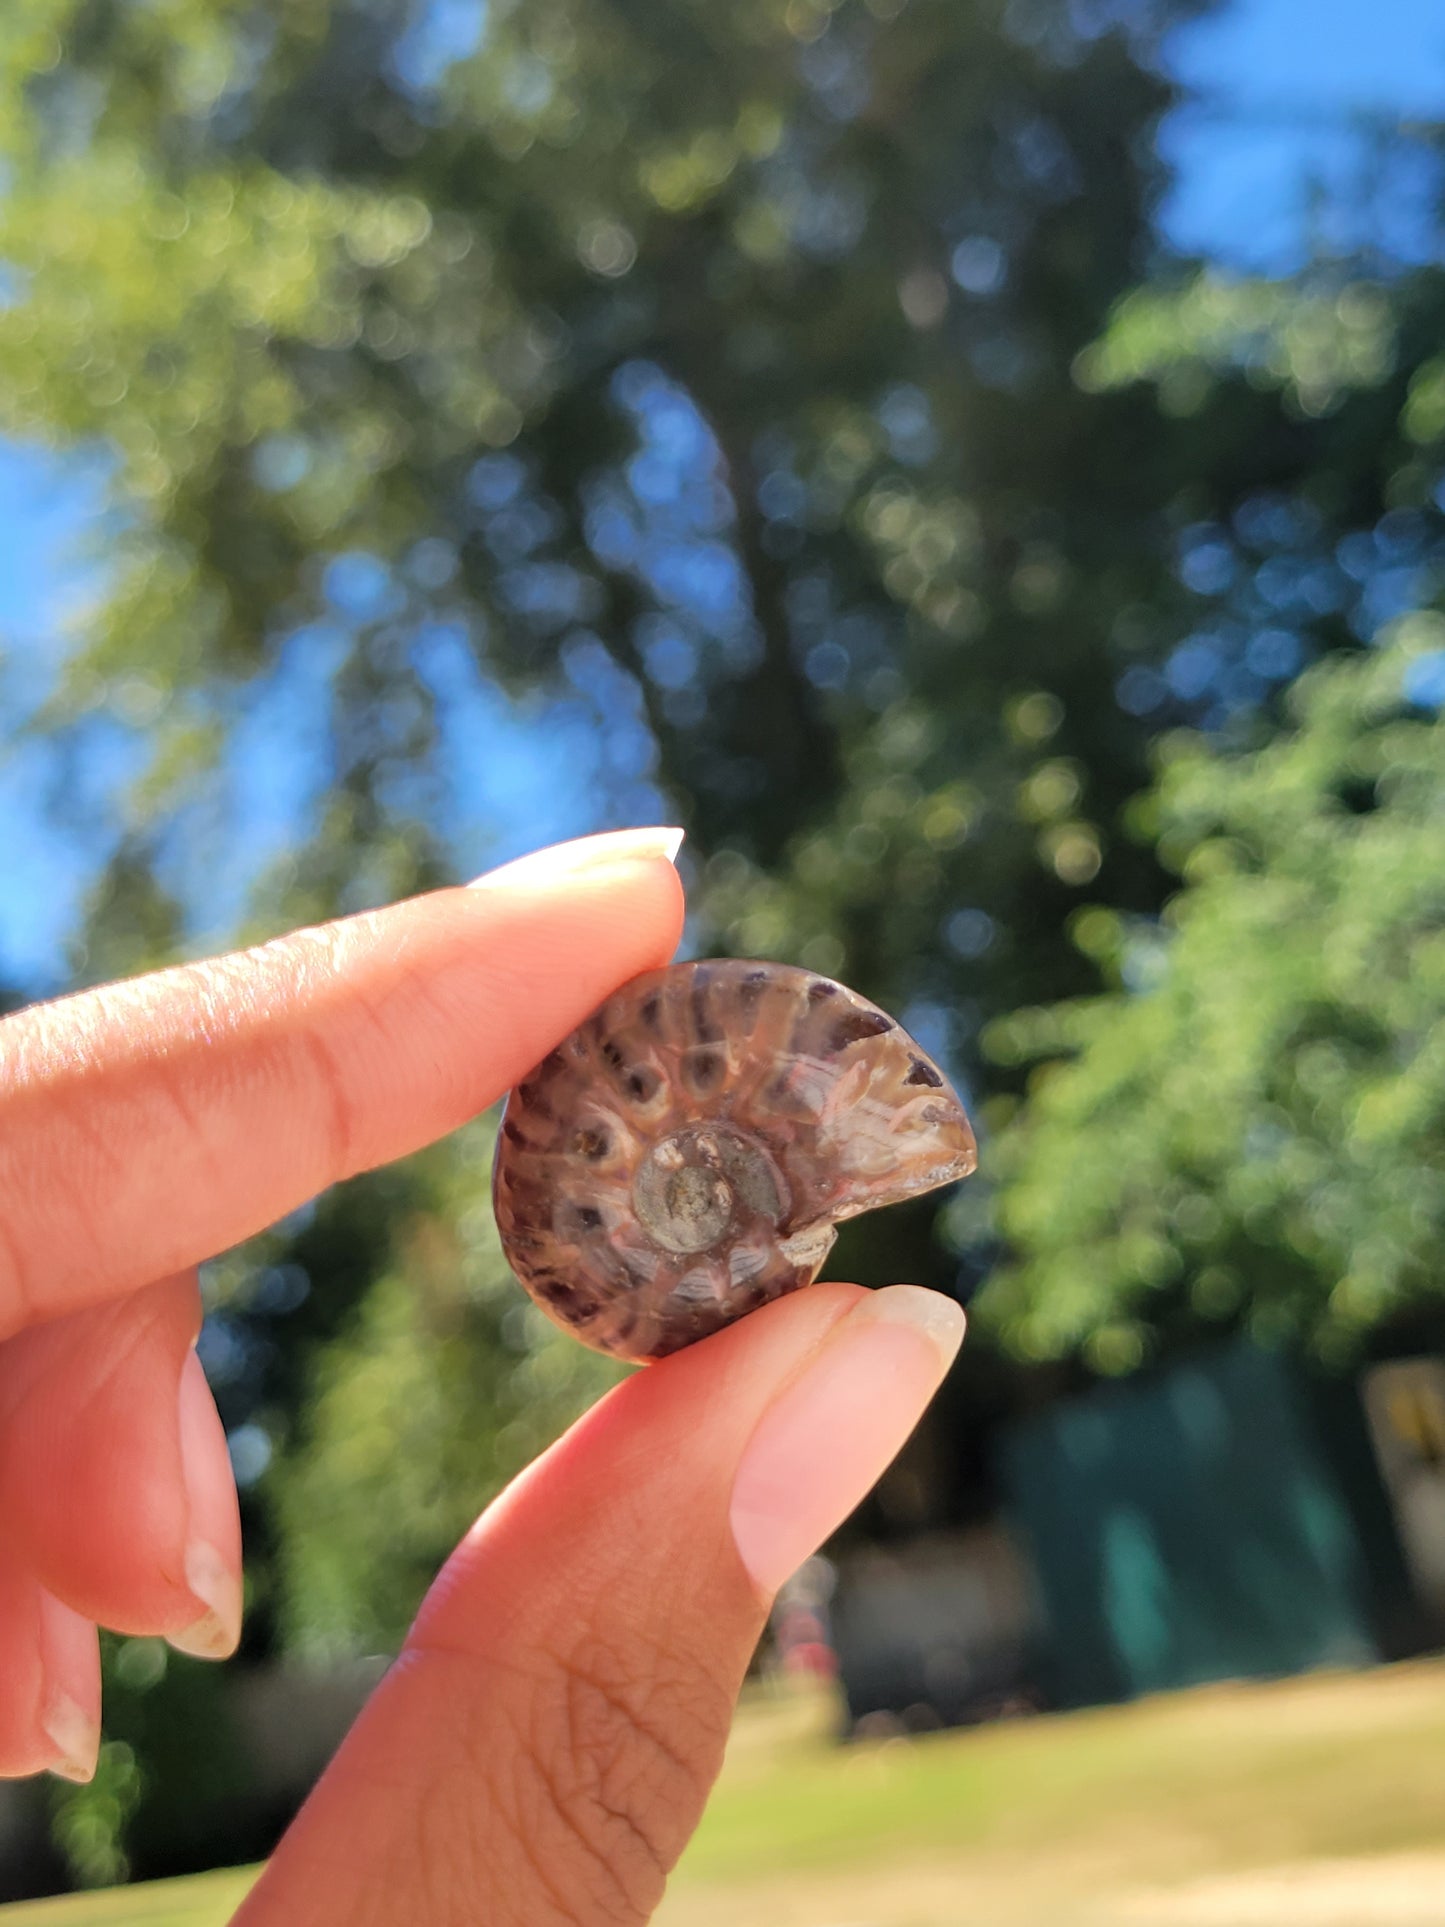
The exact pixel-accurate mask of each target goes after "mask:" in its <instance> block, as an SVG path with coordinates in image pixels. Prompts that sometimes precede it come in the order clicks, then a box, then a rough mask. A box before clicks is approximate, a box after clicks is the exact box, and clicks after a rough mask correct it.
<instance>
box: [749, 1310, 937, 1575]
mask: <svg viewBox="0 0 1445 1927" xmlns="http://www.w3.org/2000/svg"><path fill="white" fill-rule="evenodd" d="M963 1324H964V1320H963V1312H962V1310H961V1309H960V1308H959V1306H958V1305H956V1304H955V1303H954V1301H953V1300H952V1299H951V1298H944V1297H941V1296H940V1295H939V1293H938V1292H936V1291H924V1290H922V1289H921V1288H920V1287H919V1286H917V1285H892V1286H890V1287H889V1288H888V1289H887V1290H886V1291H875V1292H870V1293H869V1295H868V1296H867V1297H866V1298H864V1299H862V1300H861V1301H860V1303H859V1304H858V1306H857V1307H856V1308H855V1309H854V1310H853V1311H851V1312H850V1313H849V1314H848V1316H847V1317H846V1318H844V1319H842V1320H840V1321H839V1323H838V1324H836V1325H835V1326H834V1327H833V1329H832V1331H831V1332H830V1333H829V1334H828V1337H827V1339H826V1340H825V1342H824V1344H823V1346H822V1348H821V1349H820V1350H819V1351H818V1352H817V1353H815V1355H814V1356H813V1358H812V1359H811V1360H810V1361H809V1363H808V1364H807V1365H806V1366H805V1368H804V1370H803V1372H802V1375H801V1376H800V1377H799V1378H796V1379H794V1380H793V1382H792V1383H791V1384H790V1385H788V1386H787V1387H786V1389H785V1390H784V1391H783V1392H782V1393H781V1394H780V1395H779V1397H778V1399H777V1400H776V1401H775V1403H774V1404H773V1405H771V1406H770V1407H769V1408H768V1410H767V1411H766V1412H765V1413H764V1414H763V1416H762V1418H761V1419H760V1420H759V1422H758V1427H757V1430H756V1431H755V1432H754V1433H753V1436H752V1437H751V1439H749V1441H748V1443H747V1446H746V1448H745V1450H744V1452H743V1456H742V1460H741V1463H740V1464H739V1466H738V1472H737V1477H736V1479H735V1481H734V1483H733V1494H732V1507H731V1513H730V1517H731V1522H732V1530H733V1539H734V1541H735V1543H736V1545H737V1549H738V1553H739V1555H740V1557H741V1559H742V1562H743V1564H744V1565H745V1566H746V1567H747V1569H748V1571H749V1573H750V1574H751V1575H752V1577H753V1580H754V1581H755V1583H756V1584H757V1586H758V1587H759V1589H760V1590H761V1591H762V1592H764V1593H769V1594H771V1593H774V1592H776V1591H777V1589H778V1587H779V1586H781V1585H782V1583H783V1581H784V1580H785V1579H787V1578H788V1577H789V1576H790V1575H791V1574H792V1573H794V1572H796V1571H797V1569H798V1567H799V1566H801V1565H802V1563H803V1561H804V1560H805V1559H807V1558H809V1557H811V1555H812V1554H813V1553H814V1552H816V1551H817V1549H818V1547H819V1546H820V1545H821V1544H822V1543H823V1541H824V1540H825V1539H826V1538H827V1537H828V1535H829V1533H831V1532H833V1531H834V1530H835V1529H836V1528H837V1527H838V1526H840V1525H841V1524H842V1523H843V1521H844V1519H846V1518H847V1516H848V1514H849V1513H850V1512H851V1511H852V1510H853V1508H854V1507H855V1506H856V1505H857V1504H858V1503H859V1501H860V1500H861V1499H862V1498H863V1497H864V1496H865V1495H866V1494H867V1492H868V1491H869V1489H870V1488H871V1487H872V1486H873V1485H874V1484H875V1483H876V1481H877V1479H878V1478H879V1476H880V1474H881V1473H882V1472H883V1471H885V1470H886V1468H887V1467H888V1465H889V1464H890V1463H891V1461H892V1460H893V1459H894V1458H895V1457H896V1456H897V1454H898V1451H899V1449H900V1447H901V1446H902V1445H903V1442H904V1440H905V1439H906V1438H907V1437H908V1435H909V1433H910V1432H911V1431H912V1430H913V1428H914V1426H915V1425H917V1423H918V1421H919V1419H920V1418H921V1417H922V1416H923V1411H924V1408H925V1406H926V1405H927V1404H928V1401H929V1400H930V1399H931V1398H932V1397H933V1394H934V1393H935V1392H936V1391H937V1390H938V1387H939V1385H940V1384H941V1383H942V1380H943V1376H944V1373H945V1372H946V1371H947V1370H948V1368H949V1366H950V1365H951V1364H952V1363H953V1361H954V1359H955V1357H956V1356H957V1354H958V1348H959V1346H960V1344H961V1343H962V1342H963Z"/></svg>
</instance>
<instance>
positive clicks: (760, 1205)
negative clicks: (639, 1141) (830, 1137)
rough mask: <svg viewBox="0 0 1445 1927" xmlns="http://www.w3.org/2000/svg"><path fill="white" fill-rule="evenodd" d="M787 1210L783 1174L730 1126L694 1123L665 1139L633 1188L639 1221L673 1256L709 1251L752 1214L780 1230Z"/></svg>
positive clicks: (649, 1156)
mask: <svg viewBox="0 0 1445 1927" xmlns="http://www.w3.org/2000/svg"><path fill="white" fill-rule="evenodd" d="M787 1204H788V1198H787V1186H786V1184H785V1183H784V1181H783V1175H782V1173H781V1171H779V1169H778V1167H777V1165H776V1164H774V1162H773V1160H772V1159H771V1158H770V1157H769V1156H768V1153H767V1152H766V1151H765V1150H764V1149H763V1147H762V1145H761V1144H759V1143H758V1142H757V1140H756V1139H755V1138H751V1137H748V1136H746V1135H745V1134H744V1133H743V1132H742V1131H738V1130H734V1129H733V1128H732V1126H731V1125H726V1124H687V1125H684V1126H683V1127H682V1129H681V1130H677V1131H670V1132H669V1133H668V1134H667V1136H666V1137H663V1138H659V1139H658V1141H657V1143H656V1144H654V1145H652V1146H651V1147H650V1148H649V1150H648V1152H647V1154H646V1156H645V1157H644V1158H643V1159H642V1161H641V1163H640V1164H639V1166H638V1170H637V1176H636V1178H635V1179H634V1181H633V1186H632V1205H633V1209H634V1210H635V1211H636V1213H637V1216H638V1219H639V1220H640V1222H641V1223H642V1225H643V1226H644V1228H645V1229H646V1231H647V1233H648V1235H649V1236H650V1237H652V1238H653V1239H655V1240H656V1242H657V1243H658V1244H660V1245H661V1246H662V1247H663V1249H664V1250H666V1251H705V1250H707V1249H708V1247H709V1246H711V1245H715V1244H716V1243H717V1242H718V1240H719V1239H720V1238H723V1237H725V1236H726V1235H727V1233H728V1231H729V1230H730V1229H731V1227H732V1225H733V1223H734V1221H735V1220H736V1219H737V1218H738V1217H740V1216H742V1215H744V1214H754V1213H755V1214H757V1215H758V1216H759V1217H764V1218H767V1219H769V1220H770V1221H771V1222H772V1223H773V1224H777V1223H778V1222H779V1221H780V1219H781V1218H782V1216H783V1214H784V1212H785V1211H786V1209H787Z"/></svg>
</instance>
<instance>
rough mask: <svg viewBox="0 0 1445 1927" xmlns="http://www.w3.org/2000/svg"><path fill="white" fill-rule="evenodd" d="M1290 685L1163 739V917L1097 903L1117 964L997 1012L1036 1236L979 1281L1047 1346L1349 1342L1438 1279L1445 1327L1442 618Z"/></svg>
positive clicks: (1123, 1348)
mask: <svg viewBox="0 0 1445 1927" xmlns="http://www.w3.org/2000/svg"><path fill="white" fill-rule="evenodd" d="M1291 709H1292V712H1293V726H1292V727H1291V728H1289V729H1288V730H1287V731H1286V732H1284V733H1283V734H1282V735H1281V736H1280V738H1279V739H1278V740H1277V741H1275V742H1273V743H1271V744H1270V745H1269V746H1268V747H1266V748H1264V749H1262V750H1259V751H1256V752H1254V753H1253V754H1249V755H1244V756H1237V757H1229V756H1226V755H1221V754H1220V753H1218V752H1217V751H1214V750H1211V749H1210V748H1208V747H1206V746H1205V745H1204V744H1203V743H1201V742H1200V741H1199V740H1198V739H1193V740H1191V739H1189V738H1187V737H1181V739H1180V740H1179V741H1177V742H1171V741H1166V743H1165V744H1164V745H1163V752H1164V767H1163V773H1162V776H1161V780H1160V784H1159V788H1158V790H1157V792H1156V794H1155V797H1154V798H1153V799H1152V801H1151V804H1150V813H1151V814H1153V813H1155V812H1157V818H1158V823H1159V829H1160V835H1161V848H1162V850H1163V851H1164V852H1165V854H1166V856H1167V857H1168V859H1169V861H1170V862H1171V863H1172V864H1173V865H1174V866H1175V867H1177V868H1178V870H1179V871H1180V873H1181V875H1182V876H1183V878H1184V888H1183V889H1182V890H1181V891H1180V893H1179V895H1178V896H1177V897H1175V899H1174V900H1173V902H1172V903H1171V905H1170V906H1169V909H1168V911H1167V912H1166V916H1165V919H1164V921H1163V924H1162V925H1161V924H1158V923H1142V922H1140V921H1138V920H1131V919H1129V918H1126V917H1121V916H1119V915H1117V914H1116V913H1114V912H1111V911H1108V910H1105V909H1102V908H1095V909H1089V910H1085V911H1082V912H1080V913H1079V915H1078V918H1077V919H1076V934H1077V936H1078V938H1079V940H1080V941H1081V942H1083V943H1084V945H1085V946H1086V948H1087V949H1088V950H1089V951H1090V952H1091V953H1092V954H1094V955H1095V956H1097V957H1099V958H1100V959H1101V960H1103V961H1104V962H1106V964H1107V966H1108V968H1109V970H1110V972H1111V974H1112V975H1113V976H1114V978H1115V980H1116V982H1118V984H1119V985H1120V988H1119V989H1118V991H1116V992H1115V993H1114V994H1113V995H1110V996H1106V997H1103V998H1100V999H1097V1000H1094V1001H1092V1002H1078V1003H1075V1004H1072V1005H1069V1004H1065V1005H1055V1006H1052V1007H1049V1008H1046V1009H1042V1010H1021V1011H1018V1012H1016V1013H1014V1014H1013V1015H1012V1016H1010V1017H1006V1018H1001V1019H999V1020H998V1021H997V1022H996V1023H995V1024H994V1026H993V1027H992V1029H991V1030H990V1032H989V1033H988V1045H989V1048H990V1049H991V1051H992V1052H993V1053H994V1054H995V1055H996V1056H997V1057H998V1058H1000V1059H1001V1060H1003V1061H1004V1062H1007V1063H1011V1064H1018V1063H1021V1062H1032V1063H1034V1064H1036V1065H1037V1068H1036V1069H1035V1070H1034V1071H1033V1073H1032V1078H1031V1083H1030V1089H1029V1096H1028V1101H1027V1103H1026V1104H1025V1105H1024V1106H1023V1108H1022V1110H1021V1111H1020V1112H1019V1114H1018V1116H1017V1117H1016V1119H1015V1121H1014V1122H1013V1123H1012V1124H1011V1125H1009V1126H1008V1127H1007V1128H1005V1129H1004V1130H1003V1131H1002V1132H1001V1133H1000V1135H999V1136H998V1137H997V1138H996V1139H995V1144H994V1150H995V1163H996V1170H997V1172H998V1173H999V1174H1000V1183H1001V1192H1000V1196H999V1200H998V1225H999V1228H1000V1231H1001V1233H1002V1235H1003V1237H1004V1239H1005V1240H1006V1242H1007V1245H1008V1248H1009V1251H1010V1253H1011V1258H1010V1262H1009V1263H1008V1265H1007V1266H1006V1267H1005V1268H1004V1269H1003V1270H1002V1271H1001V1272H1000V1273H999V1275H998V1276H997V1277H996V1279H995V1280H994V1281H992V1282H991V1283H990V1285H989V1288H988V1290H987V1292H986V1293H985V1294H984V1297H983V1301H982V1303H983V1306H984V1307H985V1308H986V1309H987V1313H988V1315H989V1317H990V1318H991V1319H992V1320H993V1321H994V1322H995V1323H996V1324H997V1325H999V1326H1000V1327H1001V1329H1002V1331H1003V1334H1004V1336H1005V1338H1006V1340H1007V1342H1008V1343H1009V1345H1010V1346H1011V1347H1012V1348H1013V1349H1015V1350H1016V1351H1017V1352H1019V1353H1020V1354H1022V1355H1023V1356H1025V1357H1028V1358H1034V1359H1044V1358H1058V1357H1061V1356H1066V1355H1069V1354H1075V1353H1079V1352H1082V1354H1083V1356H1084V1359H1085V1360H1086V1362H1087V1364H1088V1365H1089V1366H1090V1367H1091V1368H1092V1369H1093V1370H1095V1371H1101V1372H1106V1373H1117V1372H1126V1371H1130V1370H1132V1369H1133V1368H1134V1367H1135V1366H1136V1365H1138V1364H1139V1363H1141V1362H1142V1361H1143V1359H1144V1358H1145V1357H1146V1356H1148V1355H1150V1353H1152V1352H1157V1350H1158V1349H1159V1348H1160V1347H1161V1346H1168V1345H1172V1344H1178V1343H1180V1342H1187V1341H1188V1340H1191V1339H1197V1338H1199V1337H1200V1336H1203V1335H1205V1334H1208V1333H1211V1332H1217V1331H1218V1330H1219V1329H1220V1328H1221V1327H1235V1328H1238V1327H1240V1326H1243V1327H1244V1328H1245V1329H1247V1330H1248V1331H1249V1332H1250V1333H1251V1334H1252V1335H1253V1336H1255V1337H1256V1338H1258V1339H1261V1340H1264V1341H1267V1342H1273V1341H1277V1340H1279V1339H1282V1338H1286V1337H1288V1338H1294V1339H1303V1340H1306V1341H1308V1342H1309V1343H1311V1344H1313V1346H1314V1347H1316V1348H1317V1349H1318V1350H1319V1351H1320V1352H1321V1353H1322V1354H1323V1355H1324V1356H1325V1357H1326V1358H1328V1359H1330V1360H1332V1361H1336V1362H1338V1361H1342V1360H1347V1359H1350V1358H1352V1357H1356V1356H1358V1355H1359V1354H1360V1352H1361V1351H1362V1350H1363V1349H1364V1348H1365V1347H1366V1346H1367V1345H1368V1343H1369V1341H1370V1339H1371V1337H1372V1335H1373V1334H1375V1333H1376V1331H1377V1330H1378V1329H1379V1328H1380V1327H1382V1326H1384V1327H1388V1326H1390V1325H1392V1324H1393V1325H1394V1326H1396V1327H1397V1328H1398V1327H1399V1326H1400V1324H1401V1323H1402V1322H1405V1321H1406V1320H1407V1319H1408V1315H1409V1314H1410V1313H1411V1312H1414V1311H1417V1309H1418V1308H1419V1307H1421V1306H1422V1305H1423V1306H1427V1307H1429V1308H1430V1310H1431V1314H1432V1319H1433V1328H1434V1330H1435V1332H1436V1333H1437V1335H1438V1333H1439V1330H1440V1327H1441V1323H1442V1319H1441V1312H1442V1306H1441V1278H1440V1253H1441V1249H1442V1244H1445V869H1442V866H1441V862H1440V836H1441V828H1440V826H1441V823H1442V821H1445V618H1442V617H1440V616H1438V615H1434V614H1427V613H1422V614H1417V615H1414V616H1408V617H1405V618H1402V619H1401V620H1400V622H1399V623H1398V624H1397V625H1396V626H1395V630H1394V634H1393V639H1392V640H1391V642H1390V644H1389V646H1388V647H1386V648H1383V649H1382V650H1381V651H1380V652H1379V653H1378V654H1377V655H1373V656H1370V657H1368V658H1365V659H1362V660H1357V661H1352V662H1334V663H1330V664H1322V665H1319V666H1318V667H1316V668H1315V669H1313V670H1311V671H1310V672H1309V673H1308V674H1307V675H1306V676H1305V677H1304V678H1303V679H1302V680H1301V682H1300V683H1299V685H1298V687H1297V691H1296V693H1295V695H1294V696H1293V697H1292V699H1291Z"/></svg>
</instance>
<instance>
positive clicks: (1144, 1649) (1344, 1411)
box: [999, 1344, 1421, 1705]
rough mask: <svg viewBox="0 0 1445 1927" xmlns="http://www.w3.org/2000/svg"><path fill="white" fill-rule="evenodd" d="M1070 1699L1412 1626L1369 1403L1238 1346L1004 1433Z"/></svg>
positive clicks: (1402, 1641)
mask: <svg viewBox="0 0 1445 1927" xmlns="http://www.w3.org/2000/svg"><path fill="white" fill-rule="evenodd" d="M999 1469H1000V1474H1001V1477H1002V1481H1003V1485H1004V1490H1005V1493H1006V1497H1007V1504H1008V1510H1009V1512H1010V1514H1011V1517H1012V1520H1013V1523H1014V1525H1015V1527H1016V1528H1017V1529H1018V1530H1019V1532H1020V1534H1021V1536H1022V1537H1023V1539H1024V1540H1025V1542H1026V1544H1027V1545H1028V1548H1029V1550H1030V1552H1031V1554H1032V1556H1033V1560H1034V1564H1035V1569H1036V1572H1037V1576H1038V1584H1039V1591H1040V1595H1041V1598H1040V1605H1041V1609H1042V1616H1043V1619H1044V1640H1045V1652H1046V1661H1045V1665H1046V1672H1047V1674H1048V1676H1049V1678H1048V1683H1049V1687H1050V1691H1051V1697H1053V1698H1054V1699H1055V1700H1056V1702H1057V1703H1058V1704H1061V1705H1085V1704H1089V1703H1092V1702H1098V1701H1104V1700H1116V1699H1124V1698H1128V1697H1131V1696H1133V1695H1135V1694H1139V1693H1150V1692H1158V1691H1161V1690H1164V1689H1166V1688H1170V1687H1178V1686H1187V1685H1193V1684H1197V1683H1199V1682H1202V1681H1205V1680H1213V1679H1226V1678H1236V1677H1249V1676H1256V1677H1257V1676H1262V1675H1274V1674H1284V1673H1292V1672H1297V1671H1302V1670H1304V1669H1307V1668H1310V1667H1315V1666H1327V1665H1345V1666H1350V1665H1359V1664H1366V1663H1369V1662H1370V1661H1373V1660H1376V1659H1380V1658H1388V1657H1394V1656H1397V1655H1398V1653H1399V1652H1401V1651H1404V1650H1409V1649H1410V1648H1411V1647H1412V1646H1414V1645H1417V1644H1419V1643H1421V1642H1420V1640H1419V1639H1418V1638H1417V1637H1415V1631H1414V1621H1415V1617H1416V1615H1415V1614H1414V1613H1413V1611H1412V1602H1411V1600H1410V1596H1409V1586H1408V1582H1407V1580H1406V1577H1405V1571H1404V1566H1403V1562H1402V1560H1401V1556H1400V1551H1399V1546H1398V1543H1397V1541H1396V1538H1395V1535H1394V1530H1393V1525H1392V1522H1391V1518H1390V1512H1389V1504H1388V1501H1387V1499H1386V1497H1385V1493H1384V1489H1383V1486H1382V1485H1381V1483H1380V1480H1379V1476H1378V1473H1377V1472H1376V1470H1375V1467H1374V1461H1373V1454H1372V1452H1371V1447H1370V1443H1369V1437H1368V1433H1367V1431H1366V1428H1365V1425H1364V1420H1363V1415H1362V1413H1361V1409H1360V1404H1359V1399H1358V1396H1357V1393H1356V1392H1355V1389H1354V1388H1353V1387H1352V1386H1351V1385H1349V1384H1348V1383H1345V1382H1342V1381H1321V1380H1315V1379H1312V1378H1311V1377H1310V1376H1309V1375H1307V1374H1306V1373H1305V1372H1304V1371H1303V1370H1302V1369H1301V1368H1300V1367H1299V1366H1298V1365H1296V1364H1295V1363H1294V1362H1293V1361H1292V1360H1291V1359H1289V1358H1288V1357H1286V1356H1284V1355H1277V1354H1273V1353H1268V1352H1264V1351H1261V1350H1258V1349H1256V1348H1254V1347H1252V1346H1248V1345H1244V1344H1240V1345H1236V1346H1233V1347H1230V1348H1228V1349H1225V1350H1221V1351H1219V1352H1215V1353H1213V1354H1210V1355H1208V1356H1206V1357H1203V1358H1200V1359H1197V1360H1193V1361H1191V1362H1189V1363H1188V1364H1182V1365H1178V1366H1175V1367H1173V1368H1172V1369H1170V1370H1168V1371H1166V1372H1163V1373H1159V1374H1153V1375H1150V1376H1149V1377H1147V1378H1142V1379H1139V1380H1135V1381H1131V1382H1130V1383H1128V1384H1124V1385H1119V1386H1117V1387H1110V1388H1106V1389H1101V1390H1098V1391H1095V1392H1093V1393H1092V1394H1090V1395H1089V1396H1088V1397H1086V1398H1083V1399H1080V1400H1077V1401H1075V1402H1073V1403H1070V1404H1065V1405H1062V1406H1056V1407H1054V1408H1052V1409H1051V1410H1050V1411H1048V1412H1046V1413H1044V1414H1042V1415H1041V1416H1039V1417H1037V1418H1035V1419H1030V1420H1027V1421H1024V1422H1023V1423H1021V1424H1019V1425H1017V1426H1015V1427H1013V1428H1011V1429H1010V1431H1009V1432H1008V1433H1007V1434H1006V1436H1005V1438H1004V1440H1003V1443H1002V1448H1001V1457H1000V1466H999Z"/></svg>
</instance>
